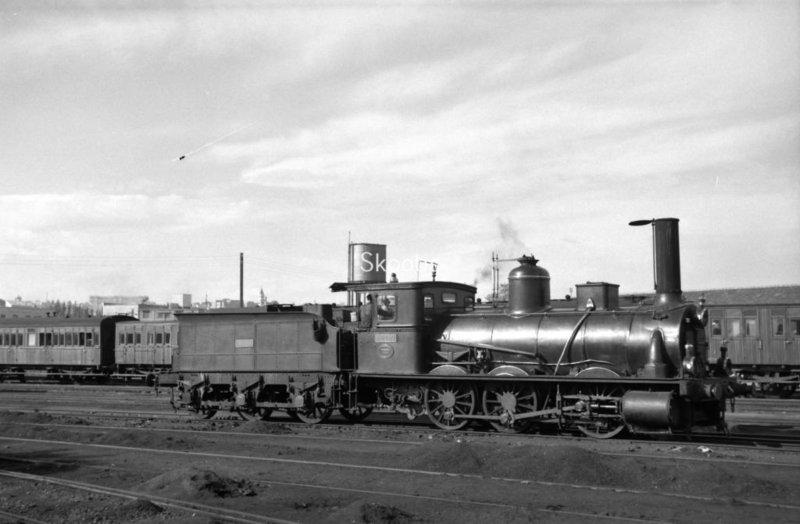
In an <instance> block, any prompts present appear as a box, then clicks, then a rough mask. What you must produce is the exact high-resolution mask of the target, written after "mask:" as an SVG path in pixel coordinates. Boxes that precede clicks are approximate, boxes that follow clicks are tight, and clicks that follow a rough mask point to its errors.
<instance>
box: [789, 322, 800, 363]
mask: <svg viewBox="0 0 800 524" xmlns="http://www.w3.org/2000/svg"><path fill="white" fill-rule="evenodd" d="M786 322H787V324H786V330H787V333H788V341H789V342H790V344H787V346H788V348H787V349H788V350H789V354H788V355H787V361H788V363H789V364H791V365H792V366H800V308H798V307H790V308H788V309H787V310H786Z"/></svg>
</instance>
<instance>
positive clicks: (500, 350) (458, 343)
mask: <svg viewBox="0 0 800 524" xmlns="http://www.w3.org/2000/svg"><path fill="white" fill-rule="evenodd" d="M436 342H438V343H439V344H452V345H454V346H461V347H465V348H480V349H490V350H492V351H497V352H498V353H514V354H518V355H528V356H529V357H531V358H535V359H536V360H538V361H539V362H540V363H541V364H545V365H546V364H547V362H546V361H545V360H544V359H543V358H542V356H541V355H540V354H539V353H531V352H530V351H523V350H521V349H511V348H504V347H502V346H494V345H492V344H482V343H480V342H461V341H460V340H447V339H444V338H440V339H439V340H437V341H436ZM551 365H552V364H551Z"/></svg>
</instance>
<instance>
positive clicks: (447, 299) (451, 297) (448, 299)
mask: <svg viewBox="0 0 800 524" xmlns="http://www.w3.org/2000/svg"><path fill="white" fill-rule="evenodd" d="M442 303H443V304H455V303H456V294H455V293H442Z"/></svg>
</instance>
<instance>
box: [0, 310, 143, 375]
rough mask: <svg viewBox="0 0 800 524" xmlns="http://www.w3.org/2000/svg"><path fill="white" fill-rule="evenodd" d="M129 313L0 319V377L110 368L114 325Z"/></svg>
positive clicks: (81, 372) (82, 372) (91, 372)
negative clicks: (124, 314) (121, 314)
mask: <svg viewBox="0 0 800 524" xmlns="http://www.w3.org/2000/svg"><path fill="white" fill-rule="evenodd" d="M122 320H133V318H132V317H127V316H114V317H90V318H79V319H72V318H63V319H62V318H52V317H50V318H48V317H44V318H18V319H0V378H15V379H20V380H24V379H25V378H26V377H36V378H48V379H54V378H57V379H62V380H67V379H70V378H81V377H90V376H98V375H107V374H110V373H112V372H113V368H114V363H115V356H114V343H115V337H114V333H115V326H116V324H117V323H118V322H120V321H122Z"/></svg>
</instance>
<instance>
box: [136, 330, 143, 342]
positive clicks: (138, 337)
mask: <svg viewBox="0 0 800 524" xmlns="http://www.w3.org/2000/svg"><path fill="white" fill-rule="evenodd" d="M141 343H142V334H141V333H140V332H138V331H137V332H136V344H141Z"/></svg>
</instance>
